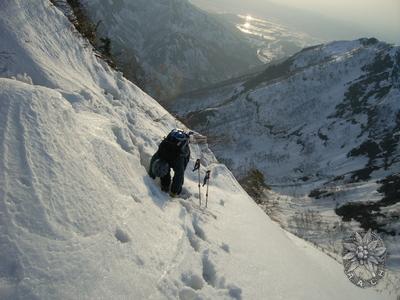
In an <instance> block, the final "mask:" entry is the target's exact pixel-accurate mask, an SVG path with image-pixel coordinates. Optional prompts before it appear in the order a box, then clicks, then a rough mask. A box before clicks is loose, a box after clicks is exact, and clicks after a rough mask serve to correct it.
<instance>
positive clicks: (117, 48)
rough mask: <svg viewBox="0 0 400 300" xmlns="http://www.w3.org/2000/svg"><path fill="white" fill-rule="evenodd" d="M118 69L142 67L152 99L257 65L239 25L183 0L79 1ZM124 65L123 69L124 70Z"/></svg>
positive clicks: (253, 50) (194, 87)
mask: <svg viewBox="0 0 400 300" xmlns="http://www.w3.org/2000/svg"><path fill="white" fill-rule="evenodd" d="M82 3H85V7H87V11H88V13H89V15H90V16H91V18H92V20H93V22H95V23H97V22H98V21H101V23H100V25H99V31H100V34H102V35H104V36H108V37H109V38H110V39H111V41H112V48H113V53H114V54H115V56H116V58H117V61H118V62H119V66H120V67H121V68H122V69H127V68H134V66H132V64H131V62H132V61H136V60H137V61H138V64H139V65H140V66H141V67H142V68H143V70H144V73H145V79H144V82H143V86H144V87H145V90H146V91H148V92H149V93H150V95H152V96H155V97H157V98H159V99H160V98H161V97H162V98H163V99H167V98H171V97H174V96H176V95H177V94H180V93H182V92H187V91H189V90H193V89H196V88H200V87H203V86H206V85H209V84H210V83H214V82H218V81H221V80H225V79H228V78H230V77H232V76H234V75H237V74H239V73H241V72H244V71H247V70H248V69H249V68H250V67H251V66H256V65H259V64H261V62H260V61H259V60H258V59H257V56H256V49H255V48H252V47H251V45H250V43H248V42H247V40H246V39H245V38H244V35H242V34H241V33H240V32H239V30H236V28H235V27H234V26H231V24H228V23H227V22H225V21H224V20H222V19H220V18H219V17H218V16H214V15H211V14H209V13H206V12H203V11H201V10H200V9H198V8H197V7H195V6H194V5H192V4H191V3H189V2H188V1H187V0H166V1H159V0H135V1H130V0H110V1H99V0H82ZM129 71H130V70H127V72H129Z"/></svg>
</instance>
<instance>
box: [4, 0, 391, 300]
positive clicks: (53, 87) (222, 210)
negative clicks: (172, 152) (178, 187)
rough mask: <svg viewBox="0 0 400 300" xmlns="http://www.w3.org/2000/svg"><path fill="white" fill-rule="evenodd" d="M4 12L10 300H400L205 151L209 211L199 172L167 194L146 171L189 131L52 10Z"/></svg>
mask: <svg viewBox="0 0 400 300" xmlns="http://www.w3.org/2000/svg"><path fill="white" fill-rule="evenodd" d="M0 8H1V9H0V29H1V30H0V38H1V40H2V41H4V43H1V44H0V53H1V60H0V61H1V68H0V70H1V73H0V75H1V78H0V86H1V90H0V149H1V151H0V215H1V218H0V244H1V247H0V298H1V299H78V298H79V299H111V298H113V299H126V298H131V299H177V298H179V299H265V298H266V297H268V298H271V299H282V298H283V299H321V298H324V299H337V297H338V295H339V297H341V298H354V299H359V298H362V299H377V298H379V299H390V298H389V297H387V296H386V295H381V294H378V293H376V292H374V291H372V290H368V291H367V290H362V289H358V288H356V287H354V286H353V285H352V284H351V283H350V282H349V281H348V280H347V279H346V277H345V276H344V274H343V271H342V266H341V265H339V264H338V263H337V262H335V261H334V260H332V259H330V258H329V257H327V256H325V255H324V254H322V253H321V252H320V251H318V250H317V249H315V248H314V247H312V246H310V245H309V244H307V243H305V242H304V241H302V240H300V239H297V238H295V237H294V236H292V235H290V234H287V233H286V232H285V231H283V230H282V229H281V228H279V227H278V226H277V225H276V224H275V223H273V222H272V221H271V220H270V219H269V218H267V217H266V216H265V215H264V213H263V212H262V211H261V210H260V209H259V208H258V207H257V206H256V205H255V204H254V203H253V202H252V200H251V199H250V198H249V197H248V195H247V194H246V193H245V192H244V191H243V190H242V188H241V187H240V186H239V184H238V183H237V181H236V180H235V179H234V177H233V176H232V174H231V173H230V172H229V171H228V170H227V169H226V167H225V166H224V165H221V164H219V163H217V161H216V160H215V159H214V157H213V155H212V153H211V152H210V151H209V150H208V149H207V148H206V146H205V145H192V146H191V147H192V153H193V155H192V156H193V157H192V160H191V163H190V164H191V165H192V164H193V162H194V159H195V158H197V157H200V156H201V158H202V163H203V168H204V167H207V168H209V169H211V171H212V178H211V187H210V202H209V208H208V209H203V208H199V207H198V205H197V200H196V194H195V191H196V190H197V178H196V176H195V175H194V174H193V173H192V172H191V171H190V170H188V171H187V172H186V178H187V180H186V183H185V190H184V194H183V195H182V197H183V198H182V199H170V198H169V197H167V195H166V194H164V193H162V192H161V191H160V189H159V187H158V184H157V183H156V182H154V181H153V180H151V179H150V178H149V177H148V176H147V173H146V166H147V164H148V161H149V158H150V156H151V154H152V153H153V152H154V151H155V150H156V148H157V144H158V142H159V141H160V140H161V139H162V137H163V136H164V135H165V134H166V133H167V132H168V131H169V130H170V129H171V128H173V127H175V126H177V125H178V126H179V125H181V124H180V123H179V122H177V121H176V120H175V119H174V118H173V117H172V116H171V115H169V114H168V113H167V112H166V111H165V110H164V109H163V108H162V107H160V106H159V105H158V104H157V103H156V101H155V100H153V99H152V98H151V97H149V96H148V95H146V94H144V93H143V92H142V91H141V90H140V89H138V88H137V87H136V86H135V85H133V84H132V83H130V82H129V81H127V80H126V79H124V78H123V77H122V76H121V74H120V73H116V72H114V71H112V70H110V69H109V68H108V66H107V64H105V63H104V62H102V61H101V60H98V58H96V56H95V54H94V53H93V52H92V51H91V49H88V48H87V47H85V46H84V45H85V41H84V40H82V38H80V36H79V35H78V34H77V33H76V32H75V31H74V30H73V27H72V26H71V24H70V23H69V22H68V20H67V19H66V18H65V17H64V16H63V15H62V13H61V12H59V11H58V10H57V9H56V8H55V7H54V6H52V5H51V4H50V2H48V1H45V0H41V1H35V3H33V2H28V1H22V0H14V1H6V2H2V3H1V4H0ZM10 77H13V79H12V78H10ZM238 270H240V273H238ZM304 272H307V276H304Z"/></svg>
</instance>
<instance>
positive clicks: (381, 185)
mask: <svg viewBox="0 0 400 300" xmlns="http://www.w3.org/2000/svg"><path fill="white" fill-rule="evenodd" d="M399 78H400V48H399V47H395V46H392V45H388V44H385V43H382V42H379V41H377V40H376V39H360V40H357V41H349V42H345V41H339V42H333V43H330V44H327V45H320V46H314V47H310V48H308V49H304V50H303V51H301V52H299V53H298V54H296V55H294V56H293V57H291V58H290V59H288V60H286V61H284V62H282V63H280V64H277V65H272V66H270V67H269V68H267V69H266V70H265V72H263V73H260V74H257V75H254V76H253V77H248V78H245V79H238V80H237V81H236V82H234V81H232V82H231V83H229V84H227V85H225V86H223V85H222V86H216V87H215V88H214V89H212V90H208V91H206V90H202V91H199V92H193V93H191V94H187V95H185V96H183V97H182V98H180V99H178V100H177V101H176V102H175V103H174V104H173V107H172V109H173V111H175V112H177V113H178V114H179V115H180V117H181V119H184V120H186V122H187V123H188V124H189V125H190V126H192V127H194V128H195V129H197V130H199V131H200V132H203V133H205V134H207V135H208V137H209V142H210V145H211V148H212V150H213V151H214V152H215V154H216V156H217V158H218V159H220V160H221V161H223V162H225V163H226V164H227V166H228V167H229V168H230V169H231V170H233V173H234V174H235V176H236V177H237V178H244V177H246V176H247V175H248V174H249V171H250V170H252V169H257V170H259V171H261V172H262V173H263V175H264V178H265V182H266V183H267V185H269V186H270V187H271V188H272V191H269V192H267V194H266V195H265V197H264V199H263V207H264V208H265V209H266V211H267V212H268V213H269V214H270V215H272V216H273V217H274V218H275V219H276V220H277V221H279V222H280V224H281V225H282V226H284V227H285V228H287V229H288V230H290V231H291V232H293V233H295V234H297V235H299V236H302V237H304V238H307V239H309V240H311V241H313V242H315V243H317V244H319V245H322V246H323V247H324V248H326V249H328V250H329V251H330V252H335V253H336V254H340V253H341V251H342V250H341V249H342V245H341V239H342V237H343V235H347V234H350V232H351V231H352V230H355V229H360V226H361V227H363V228H364V229H366V228H373V229H374V230H378V231H379V232H380V233H381V234H382V235H383V236H384V239H385V242H386V243H387V246H388V252H389V254H390V255H389V268H391V269H393V270H395V271H397V272H400V248H399V245H400V241H399V233H400V231H399V228H400V222H399V220H400V219H399V217H400V210H399V203H398V202H399V199H400V198H399V195H400V192H399V191H400V184H399V183H400V162H399V159H398V158H399V155H400V148H399V141H400V140H399V138H400V134H399V133H400V102H399V99H400V80H399ZM382 180H383V181H382ZM335 208H337V213H338V214H339V215H340V216H343V218H344V220H345V221H349V220H351V219H354V220H356V222H353V223H347V224H345V223H343V222H342V220H341V217H339V216H338V215H336V214H335ZM395 281H397V282H396V285H397V288H400V286H399V282H400V280H399V275H397V279H396V280H395Z"/></svg>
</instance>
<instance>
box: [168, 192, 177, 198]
mask: <svg viewBox="0 0 400 300" xmlns="http://www.w3.org/2000/svg"><path fill="white" fill-rule="evenodd" d="M169 195H170V196H171V198H176V197H178V194H176V193H173V192H169Z"/></svg>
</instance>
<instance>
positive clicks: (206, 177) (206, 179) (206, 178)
mask: <svg viewBox="0 0 400 300" xmlns="http://www.w3.org/2000/svg"><path fill="white" fill-rule="evenodd" d="M210 174H211V171H210V170H208V171H207V172H206V176H205V177H204V181H203V186H205V185H206V184H207V191H206V207H207V205H208V187H209V185H210Z"/></svg>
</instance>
